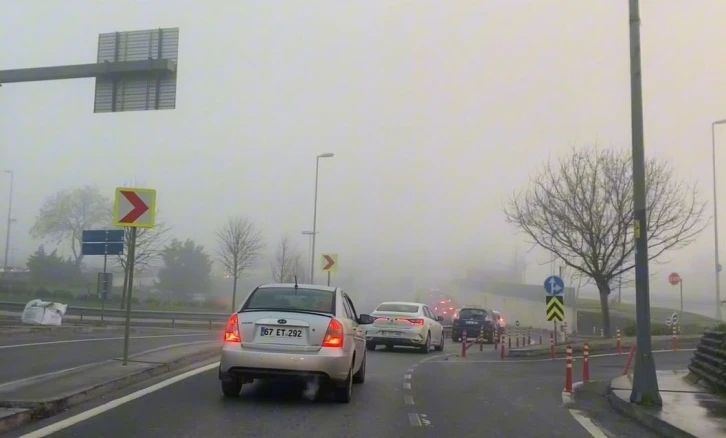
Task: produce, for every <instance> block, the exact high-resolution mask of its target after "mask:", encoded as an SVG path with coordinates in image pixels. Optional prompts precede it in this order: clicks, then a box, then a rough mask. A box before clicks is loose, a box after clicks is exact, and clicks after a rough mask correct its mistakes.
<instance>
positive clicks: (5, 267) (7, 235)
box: [3, 170, 15, 275]
mask: <svg viewBox="0 0 726 438" xmlns="http://www.w3.org/2000/svg"><path fill="white" fill-rule="evenodd" d="M5 173H7V174H8V175H10V196H9V197H8V223H7V228H6V230H5V259H4V260H3V275H5V273H6V272H8V251H10V227H11V226H12V223H13V220H12V213H13V179H14V176H15V174H14V173H13V171H12V170H5Z"/></svg>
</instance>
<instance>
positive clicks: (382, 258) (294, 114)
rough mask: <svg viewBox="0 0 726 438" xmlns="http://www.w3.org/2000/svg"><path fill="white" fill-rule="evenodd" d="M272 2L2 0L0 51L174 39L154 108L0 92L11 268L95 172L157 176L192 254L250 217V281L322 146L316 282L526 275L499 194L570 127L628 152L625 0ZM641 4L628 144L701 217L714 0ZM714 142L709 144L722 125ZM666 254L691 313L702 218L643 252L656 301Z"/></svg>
mask: <svg viewBox="0 0 726 438" xmlns="http://www.w3.org/2000/svg"><path fill="white" fill-rule="evenodd" d="M282 3H283V2H272V1H269V0H259V1H252V0H249V1H240V2H231V1H214V2H199V1H190V0H174V1H172V0H154V1H123V2H122V1H115V2H100V1H97V0H74V1H53V2H51V1H43V2H41V1H35V2H19V1H15V2H4V4H3V12H2V14H0V41H2V43H0V46H1V50H0V53H2V55H1V56H0V69H15V68H25V67H37V66H47V65H60V64H81V63H88V62H94V60H95V54H96V44H97V34H99V33H103V32H113V31H125V30H137V29H150V28H158V27H179V28H180V37H181V41H180V46H179V47H180V55H179V75H178V98H177V108H176V109H175V110H173V111H157V112H153V111H147V112H135V113H118V114H93V90H94V86H93V80H91V79H88V80H85V79H84V80H67V81H53V82H41V83H27V84H6V85H5V86H2V88H0V168H1V169H12V171H13V172H14V175H15V189H14V202H13V218H14V219H16V222H15V223H14V224H13V232H12V236H11V243H10V255H11V258H10V264H11V266H12V265H17V266H21V265H23V264H24V261H25V260H26V259H27V257H28V255H29V254H30V253H32V252H33V251H34V250H35V249H36V248H37V246H38V245H39V244H40V243H42V242H40V241H35V240H33V239H32V238H31V237H30V235H29V229H30V228H31V227H32V225H33V221H34V219H35V217H36V215H37V212H38V209H39V208H40V206H41V205H42V203H43V200H44V199H45V198H46V197H47V196H49V195H51V194H52V193H54V192H56V191H58V190H60V189H65V188H74V187H77V186H82V185H86V184H93V185H97V186H98V187H100V188H101V190H102V191H103V192H104V193H107V194H108V196H109V198H111V196H112V195H113V190H114V188H115V187H117V186H121V185H124V184H125V183H126V182H128V181H132V180H136V181H144V182H145V185H146V186H147V187H150V188H154V189H157V190H158V208H159V220H163V221H164V222H165V223H167V224H168V225H169V226H171V227H172V233H173V235H174V236H175V237H179V238H181V239H186V238H191V239H194V240H195V241H196V242H197V243H199V244H203V245H205V246H206V247H207V248H208V250H209V251H210V252H212V251H213V250H214V248H215V246H216V243H215V231H216V230H217V229H218V228H219V227H220V226H222V225H223V224H224V222H225V221H226V219H227V217H228V216H230V215H241V216H243V217H246V218H248V219H250V220H252V221H254V222H255V223H256V224H257V225H258V226H259V227H260V228H261V230H262V232H263V235H264V238H265V240H266V241H267V243H268V247H267V253H268V254H269V257H268V259H264V260H261V261H260V262H259V264H258V266H257V268H256V269H255V270H254V271H253V272H251V275H250V277H249V278H247V279H245V281H244V284H243V286H244V287H251V285H254V284H255V283H260V282H264V281H269V280H270V268H269V264H270V260H269V259H271V257H272V253H273V252H274V249H275V246H276V244H277V242H278V241H279V239H280V237H281V236H282V235H284V234H288V235H289V236H290V237H291V239H292V240H293V241H294V242H295V244H296V245H297V246H298V247H299V248H300V250H301V251H302V252H303V253H305V254H307V253H308V245H309V241H308V236H304V235H302V234H301V232H302V231H304V230H310V229H311V228H312V217H313V195H314V177H315V157H316V155H318V154H320V153H323V152H332V153H334V154H335V156H334V157H333V158H329V159H322V160H320V180H319V198H318V215H317V229H318V231H319V232H320V234H319V235H318V237H317V248H316V253H317V255H316V257H319V254H320V253H337V254H339V257H340V260H339V263H340V272H339V274H336V275H335V276H334V278H333V282H334V283H338V284H340V285H341V286H343V287H344V288H349V289H351V290H352V291H354V293H355V295H357V297H358V298H359V299H360V300H362V301H365V302H366V303H367V304H366V305H367V306H368V305H370V306H372V305H374V304H375V302H376V301H378V300H380V299H392V298H398V296H399V295H401V294H402V293H403V291H402V290H401V289H405V288H409V287H413V288H430V287H439V288H442V289H455V288H456V286H454V285H455V284H456V282H457V281H458V280H460V279H462V278H463V277H464V276H465V275H466V272H467V270H469V269H484V268H492V269H508V268H511V267H512V265H513V261H514V260H515V258H518V257H520V258H524V260H525V263H524V264H525V265H526V276H525V278H526V281H527V282H528V283H531V284H541V282H542V281H543V280H544V277H545V276H546V275H548V274H549V273H550V272H551V271H552V270H553V267H552V266H550V265H549V264H548V263H547V261H548V257H549V255H548V254H546V253H544V252H542V251H539V250H537V249H533V250H530V248H531V245H530V244H529V243H527V241H526V239H525V238H524V236H521V235H519V234H517V233H516V232H515V231H514V230H513V229H512V228H511V227H510V226H509V225H507V224H506V223H505V220H504V215H503V214H502V203H503V201H504V200H505V199H506V197H507V196H508V195H509V194H511V193H512V192H513V191H514V190H517V189H521V188H524V187H525V185H526V183H527V181H528V178H529V175H530V173H532V172H534V171H535V170H536V168H537V166H538V165H540V164H541V163H542V162H543V161H545V160H547V159H548V157H557V156H559V155H562V154H564V153H567V151H568V150H570V148H571V147H572V146H573V145H588V144H592V143H595V142H597V143H598V144H600V145H602V146H604V147H612V148H630V135H631V134H630V88H629V87H630V82H629V54H628V48H629V45H628V12H627V2H615V1H612V0H589V1H579V2H575V1H572V0H550V1H547V2H541V1H534V0H531V1H524V0H519V1H515V0H509V1H495V0H490V1H478V2H477V1H457V2H442V1H427V0H409V1H404V0H399V1H387V0H357V1H345V2H342V1H333V0H327V1H323V0H308V1H304V2H293V1H287V2H284V7H281V4H282ZM641 3H642V5H641V15H642V19H643V27H642V39H643V86H644V99H645V140H646V154H647V155H649V156H652V157H658V158H663V159H667V160H669V161H670V162H671V163H673V164H674V166H675V167H676V170H677V172H678V175H679V176H680V177H681V178H683V179H686V180H698V182H699V183H700V187H701V191H702V192H701V193H702V197H703V198H704V199H706V200H708V202H709V216H710V215H711V213H710V211H711V205H712V204H710V203H711V199H712V193H711V184H712V180H711V137H710V134H711V131H710V124H711V122H712V121H714V120H717V119H722V118H725V117H726V105H725V104H724V102H726V82H725V81H724V80H723V77H724V70H725V69H726V51H724V50H723V48H722V47H721V46H722V41H724V40H726V28H724V26H722V22H723V17H724V16H726V2H724V1H722V0H702V1H699V2H698V5H697V6H698V7H694V6H695V5H694V4H693V2H688V1H686V0H670V1H667V2H666V1H662V0H660V1H658V0H644V1H642V2H641ZM717 138H718V153H719V154H720V153H722V152H724V145H726V128H723V129H722V130H720V131H719V132H718V133H717ZM2 176H3V177H4V178H3V179H1V180H0V215H3V217H4V214H5V212H6V208H7V205H8V182H9V181H8V179H7V178H5V176H6V175H2ZM718 189H719V191H720V192H721V193H726V192H725V191H724V190H725V189H726V178H722V179H721V180H720V181H719V184H718ZM722 217H723V215H722ZM721 225H724V223H723V221H722V223H721ZM0 232H1V233H2V235H3V236H4V234H5V227H4V221H3V225H0ZM0 244H1V242H0ZM60 251H61V252H65V253H66V254H67V253H68V248H66V247H65V246H61V247H60ZM97 259H98V258H96V259H94V260H86V263H89V264H94V263H97V262H98V260H97ZM316 263H319V262H318V261H317V258H316ZM673 271H676V272H679V273H680V274H681V276H682V277H683V278H684V287H685V289H684V290H685V293H686V302H687V304H686V308H687V310H692V311H696V312H700V313H706V314H712V312H713V306H712V303H713V290H714V289H713V288H714V279H713V230H712V227H708V228H707V229H706V230H705V231H704V232H703V233H702V234H701V236H700V237H699V238H698V240H697V241H696V242H695V243H694V244H693V245H691V246H690V247H688V248H686V249H684V250H681V251H679V252H677V253H670V254H668V255H667V257H666V258H665V259H663V260H661V261H660V263H659V264H653V265H652V268H651V272H652V273H653V278H652V283H651V290H652V293H653V297H654V298H653V301H654V303H655V304H659V303H660V304H663V305H666V304H667V305H668V306H672V305H675V303H677V299H678V291H677V288H675V287H672V286H671V285H669V284H668V282H667V276H668V274H669V273H670V272H673ZM316 275H317V277H318V280H319V281H323V274H322V273H319V271H318V273H317V274H316ZM404 284H406V285H408V286H405V287H403V286H402V285H404ZM407 293H408V292H407ZM583 294H584V295H586V296H587V294H592V295H593V296H594V294H596V289H594V288H589V289H587V288H586V290H585V291H584V292H583ZM632 296H633V292H632V290H630V288H626V290H624V291H623V299H624V300H625V301H627V300H630V299H631V298H632ZM404 298H409V297H404Z"/></svg>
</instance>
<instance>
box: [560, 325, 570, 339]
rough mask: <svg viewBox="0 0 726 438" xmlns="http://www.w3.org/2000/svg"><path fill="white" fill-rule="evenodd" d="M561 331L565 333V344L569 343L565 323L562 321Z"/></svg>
mask: <svg viewBox="0 0 726 438" xmlns="http://www.w3.org/2000/svg"><path fill="white" fill-rule="evenodd" d="M562 331H563V332H564V333H565V338H564V339H565V343H568V342H570V334H569V332H568V331H567V321H564V322H563V323H562Z"/></svg>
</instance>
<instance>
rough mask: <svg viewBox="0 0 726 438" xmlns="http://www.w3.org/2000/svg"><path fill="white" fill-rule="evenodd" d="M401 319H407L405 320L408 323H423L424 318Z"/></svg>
mask: <svg viewBox="0 0 726 438" xmlns="http://www.w3.org/2000/svg"><path fill="white" fill-rule="evenodd" d="M401 321H407V322H409V323H410V324H413V325H423V324H424V320H423V319H403V320H401Z"/></svg>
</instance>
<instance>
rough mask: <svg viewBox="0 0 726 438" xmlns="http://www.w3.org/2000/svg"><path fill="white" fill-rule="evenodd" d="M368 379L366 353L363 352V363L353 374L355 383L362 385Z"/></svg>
mask: <svg viewBox="0 0 726 438" xmlns="http://www.w3.org/2000/svg"><path fill="white" fill-rule="evenodd" d="M365 381H366V354H365V353H363V363H361V364H360V369H359V370H358V372H357V373H355V374H353V383H355V384H357V385H360V384H361V383H364V382H365Z"/></svg>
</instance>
